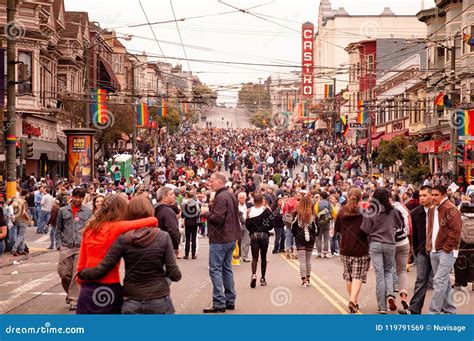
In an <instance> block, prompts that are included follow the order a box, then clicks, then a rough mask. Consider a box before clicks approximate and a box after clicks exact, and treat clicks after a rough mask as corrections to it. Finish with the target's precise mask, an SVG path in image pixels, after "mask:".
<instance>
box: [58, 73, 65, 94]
mask: <svg viewBox="0 0 474 341" xmlns="http://www.w3.org/2000/svg"><path fill="white" fill-rule="evenodd" d="M56 78H57V79H58V90H59V91H66V90H67V87H66V75H58V76H57V77H56Z"/></svg>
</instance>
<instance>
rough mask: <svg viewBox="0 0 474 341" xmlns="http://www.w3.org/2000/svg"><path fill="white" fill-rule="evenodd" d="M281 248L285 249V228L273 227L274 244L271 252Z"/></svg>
mask: <svg viewBox="0 0 474 341" xmlns="http://www.w3.org/2000/svg"><path fill="white" fill-rule="evenodd" d="M282 250H283V251H285V228H284V227H275V245H274V247H273V252H275V253H277V252H280V251H282Z"/></svg>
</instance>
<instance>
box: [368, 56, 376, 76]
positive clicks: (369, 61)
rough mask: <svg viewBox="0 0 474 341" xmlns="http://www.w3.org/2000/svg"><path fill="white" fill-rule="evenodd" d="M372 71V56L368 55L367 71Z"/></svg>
mask: <svg viewBox="0 0 474 341" xmlns="http://www.w3.org/2000/svg"><path fill="white" fill-rule="evenodd" d="M373 70H374V55H373V54H369V55H368V56H367V71H368V72H372V71H373Z"/></svg>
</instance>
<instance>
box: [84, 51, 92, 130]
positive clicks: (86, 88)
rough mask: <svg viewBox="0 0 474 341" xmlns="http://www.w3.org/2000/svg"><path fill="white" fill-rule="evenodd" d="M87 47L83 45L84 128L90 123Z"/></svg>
mask: <svg viewBox="0 0 474 341" xmlns="http://www.w3.org/2000/svg"><path fill="white" fill-rule="evenodd" d="M89 52H90V50H89V47H88V46H84V94H85V96H86V128H89V127H90V125H91V113H90V103H89V99H90V96H89V95H90V93H89Z"/></svg>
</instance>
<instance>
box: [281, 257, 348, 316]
mask: <svg viewBox="0 0 474 341" xmlns="http://www.w3.org/2000/svg"><path fill="white" fill-rule="evenodd" d="M282 258H283V259H284V260H285V261H286V262H287V263H288V264H289V265H290V266H291V267H292V268H294V269H295V270H296V271H299V268H298V266H296V265H295V264H294V263H292V262H291V260H288V259H286V258H285V256H283V255H282ZM311 286H313V287H314V288H316V289H317V290H318V291H319V292H320V293H321V295H323V296H324V297H325V298H326V299H327V300H328V301H329V303H331V304H332V305H333V306H334V307H335V308H336V309H337V310H339V312H340V313H341V314H344V315H347V314H348V313H347V311H346V310H345V309H344V308H343V307H341V306H340V305H339V303H337V302H336V301H335V300H334V299H333V298H332V297H331V296H329V294H328V293H327V292H325V291H324V290H323V289H322V288H321V287H320V286H319V285H317V284H316V283H314V281H311Z"/></svg>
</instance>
